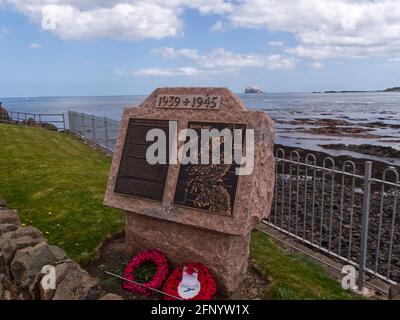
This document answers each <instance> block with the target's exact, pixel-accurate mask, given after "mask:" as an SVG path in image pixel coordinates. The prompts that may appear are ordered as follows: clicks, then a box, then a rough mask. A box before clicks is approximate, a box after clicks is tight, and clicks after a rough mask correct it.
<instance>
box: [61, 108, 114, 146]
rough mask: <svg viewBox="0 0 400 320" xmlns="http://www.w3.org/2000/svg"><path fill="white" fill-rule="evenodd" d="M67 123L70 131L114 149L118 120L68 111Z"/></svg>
mask: <svg viewBox="0 0 400 320" xmlns="http://www.w3.org/2000/svg"><path fill="white" fill-rule="evenodd" d="M68 123H69V130H70V131H71V132H73V133H75V134H77V135H79V136H81V137H82V138H84V139H87V140H89V141H92V142H94V143H96V144H98V145H100V146H102V147H104V148H106V149H107V150H110V151H114V149H115V145H116V143H117V137H118V131H119V121H118V120H113V119H109V118H106V117H98V116H94V115H89V114H85V113H80V112H75V111H68Z"/></svg>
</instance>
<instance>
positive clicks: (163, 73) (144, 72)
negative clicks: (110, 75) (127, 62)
mask: <svg viewBox="0 0 400 320" xmlns="http://www.w3.org/2000/svg"><path fill="white" fill-rule="evenodd" d="M115 73H116V74H117V75H123V76H144V77H176V76H196V75H199V74H201V73H202V71H201V70H199V69H196V68H193V67H181V68H148V69H140V70H126V69H117V70H115Z"/></svg>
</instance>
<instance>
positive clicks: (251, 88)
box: [244, 86, 264, 94]
mask: <svg viewBox="0 0 400 320" xmlns="http://www.w3.org/2000/svg"><path fill="white" fill-rule="evenodd" d="M244 93H246V94H249V93H264V92H263V91H262V90H261V89H260V88H259V87H255V86H249V87H247V88H246V90H245V91H244Z"/></svg>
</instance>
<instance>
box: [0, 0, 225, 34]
mask: <svg viewBox="0 0 400 320" xmlns="http://www.w3.org/2000/svg"><path fill="white" fill-rule="evenodd" d="M3 3H4V4H6V5H9V6H11V7H13V8H14V9H16V10H17V11H19V12H21V13H23V14H25V15H27V16H29V17H30V18H32V19H33V20H34V21H36V22H37V23H38V24H40V25H41V27H42V29H44V30H47V31H51V32H53V33H54V34H55V35H57V36H58V37H60V38H61V39H69V40H84V39H96V38H112V39H122V40H140V39H161V38H165V37H176V36H179V35H182V34H183V30H182V26H183V23H182V21H181V16H182V14H183V12H184V10H185V9H189V8H190V9H192V8H193V9H197V10H198V11H199V12H200V13H201V14H224V13H226V12H229V11H230V10H231V4H229V3H228V2H225V1H224V0H190V1H189V0H109V1H105V0H92V1H89V0H3Z"/></svg>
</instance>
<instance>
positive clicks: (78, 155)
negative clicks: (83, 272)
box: [0, 124, 124, 262]
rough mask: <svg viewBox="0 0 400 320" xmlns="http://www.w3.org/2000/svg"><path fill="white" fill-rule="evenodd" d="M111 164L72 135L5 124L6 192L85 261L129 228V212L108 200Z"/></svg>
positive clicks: (2, 187) (2, 188)
mask: <svg viewBox="0 0 400 320" xmlns="http://www.w3.org/2000/svg"><path fill="white" fill-rule="evenodd" d="M110 164H111V158H110V157H106V156H104V155H102V154H101V153H100V152H98V151H96V150H94V149H91V148H89V147H88V146H86V145H84V144H83V143H81V142H80V141H78V140H77V139H74V138H73V137H71V136H69V135H67V134H63V133H55V132H52V131H47V130H44V129H39V128H32V127H24V126H13V125H5V124H0V179H1V180H0V195H1V196H2V197H3V198H4V199H5V200H6V201H7V204H8V206H9V207H10V208H13V209H17V210H18V211H19V213H20V217H21V220H22V222H23V223H24V224H26V225H33V226H35V227H37V228H38V229H40V230H41V231H42V232H43V233H44V235H45V236H46V237H47V239H48V240H49V242H50V243H51V244H54V245H58V246H60V247H62V248H63V249H65V250H66V251H67V253H68V254H69V255H70V257H71V258H73V259H75V260H77V261H79V262H86V261H87V260H89V259H90V258H91V257H92V255H93V252H94V249H95V248H96V247H97V246H98V245H99V244H100V243H101V242H102V241H103V240H104V239H105V238H106V236H107V235H109V234H113V233H116V232H118V231H120V230H122V229H123V223H124V215H123V213H122V212H121V211H119V210H114V209H109V208H106V207H104V206H103V204H102V202H103V196H104V191H105V187H106V183H107V176H108V170H109V167H110Z"/></svg>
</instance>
